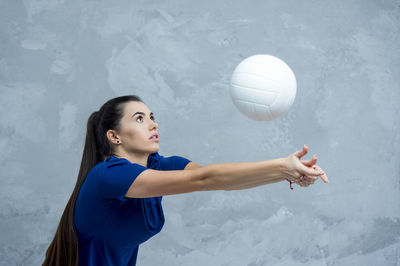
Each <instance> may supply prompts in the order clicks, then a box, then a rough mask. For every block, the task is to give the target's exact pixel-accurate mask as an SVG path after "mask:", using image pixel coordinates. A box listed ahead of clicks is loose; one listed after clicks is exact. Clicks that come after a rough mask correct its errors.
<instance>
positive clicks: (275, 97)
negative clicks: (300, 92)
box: [229, 54, 297, 121]
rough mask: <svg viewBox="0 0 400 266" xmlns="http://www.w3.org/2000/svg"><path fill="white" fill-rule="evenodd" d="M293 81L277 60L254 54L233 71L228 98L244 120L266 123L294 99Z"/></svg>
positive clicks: (294, 85) (286, 68) (285, 108)
mask: <svg viewBox="0 0 400 266" xmlns="http://www.w3.org/2000/svg"><path fill="white" fill-rule="evenodd" d="M296 90H297V84H296V77H295V75H294V73H293V71H292V70H291V69H290V67H289V66H288V65H287V64H286V63H285V62H284V61H282V60H281V59H279V58H277V57H275V56H272V55H267V54H258V55H253V56H250V57H248V58H246V59H244V60H243V61H242V62H240V63H239V65H237V67H236V68H235V70H234V71H233V74H232V78H231V84H230V89H229V94H230V96H231V98H232V101H233V103H234V105H235V106H236V108H237V109H238V110H239V111H240V112H241V113H242V114H244V115H245V116H246V117H248V118H250V119H253V120H257V121H269V120H273V119H276V118H278V117H279V116H281V115H283V114H284V113H285V112H286V111H287V110H289V108H290V107H291V106H292V104H293V102H294V98H295V97H296Z"/></svg>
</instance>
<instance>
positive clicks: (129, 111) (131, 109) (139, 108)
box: [125, 101, 151, 116]
mask: <svg viewBox="0 0 400 266" xmlns="http://www.w3.org/2000/svg"><path fill="white" fill-rule="evenodd" d="M136 112H143V113H145V114H150V112H151V111H150V109H149V108H148V107H147V106H146V104H144V103H142V102H133V101H132V102H128V103H127V104H126V105H125V114H126V115H129V116H132V115H133V114H135V113H136Z"/></svg>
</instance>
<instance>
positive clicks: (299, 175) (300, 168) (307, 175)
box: [285, 145, 328, 187]
mask: <svg viewBox="0 0 400 266" xmlns="http://www.w3.org/2000/svg"><path fill="white" fill-rule="evenodd" d="M307 152H308V146H307V145H304V146H303V150H301V151H296V152H295V153H293V154H291V155H290V156H288V157H287V158H286V161H285V162H286V164H285V165H286V169H285V174H286V179H287V180H288V181H292V182H293V183H296V184H298V185H299V186H301V187H308V186H309V185H311V184H314V182H315V181H316V180H317V179H318V177H321V179H322V180H323V181H324V182H325V183H328V176H327V175H326V174H325V173H324V171H323V170H322V169H321V167H319V166H317V165H315V164H316V162H317V156H316V155H314V156H313V157H312V158H311V160H309V161H304V160H301V158H302V157H303V156H304V155H306V154H307Z"/></svg>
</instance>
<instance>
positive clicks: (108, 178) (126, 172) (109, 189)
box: [98, 159, 148, 201]
mask: <svg viewBox="0 0 400 266" xmlns="http://www.w3.org/2000/svg"><path fill="white" fill-rule="evenodd" d="M147 169H148V168H146V167H144V166H143V165H140V164H137V163H131V162H130V161H128V160H126V159H124V160H119V161H118V162H116V163H113V164H110V165H107V166H106V167H104V168H102V169H100V170H99V176H98V178H99V179H98V192H99V193H100V196H101V197H102V198H104V199H118V200H120V201H122V200H123V199H124V197H125V195H126V193H127V192H128V190H129V187H130V186H131V185H132V183H133V181H135V179H136V178H137V177H138V175H139V174H140V173H142V172H143V171H144V170H147Z"/></svg>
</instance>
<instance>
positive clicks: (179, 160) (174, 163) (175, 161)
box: [160, 155, 191, 170]
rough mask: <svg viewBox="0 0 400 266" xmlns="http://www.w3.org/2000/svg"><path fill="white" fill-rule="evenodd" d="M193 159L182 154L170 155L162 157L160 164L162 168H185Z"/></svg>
mask: <svg viewBox="0 0 400 266" xmlns="http://www.w3.org/2000/svg"><path fill="white" fill-rule="evenodd" d="M190 162H191V161H190V160H188V159H186V158H184V157H182V156H177V155H174V156H169V157H164V156H163V157H162V158H161V159H160V164H161V168H162V170H183V169H185V167H186V165H187V164H188V163H190Z"/></svg>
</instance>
